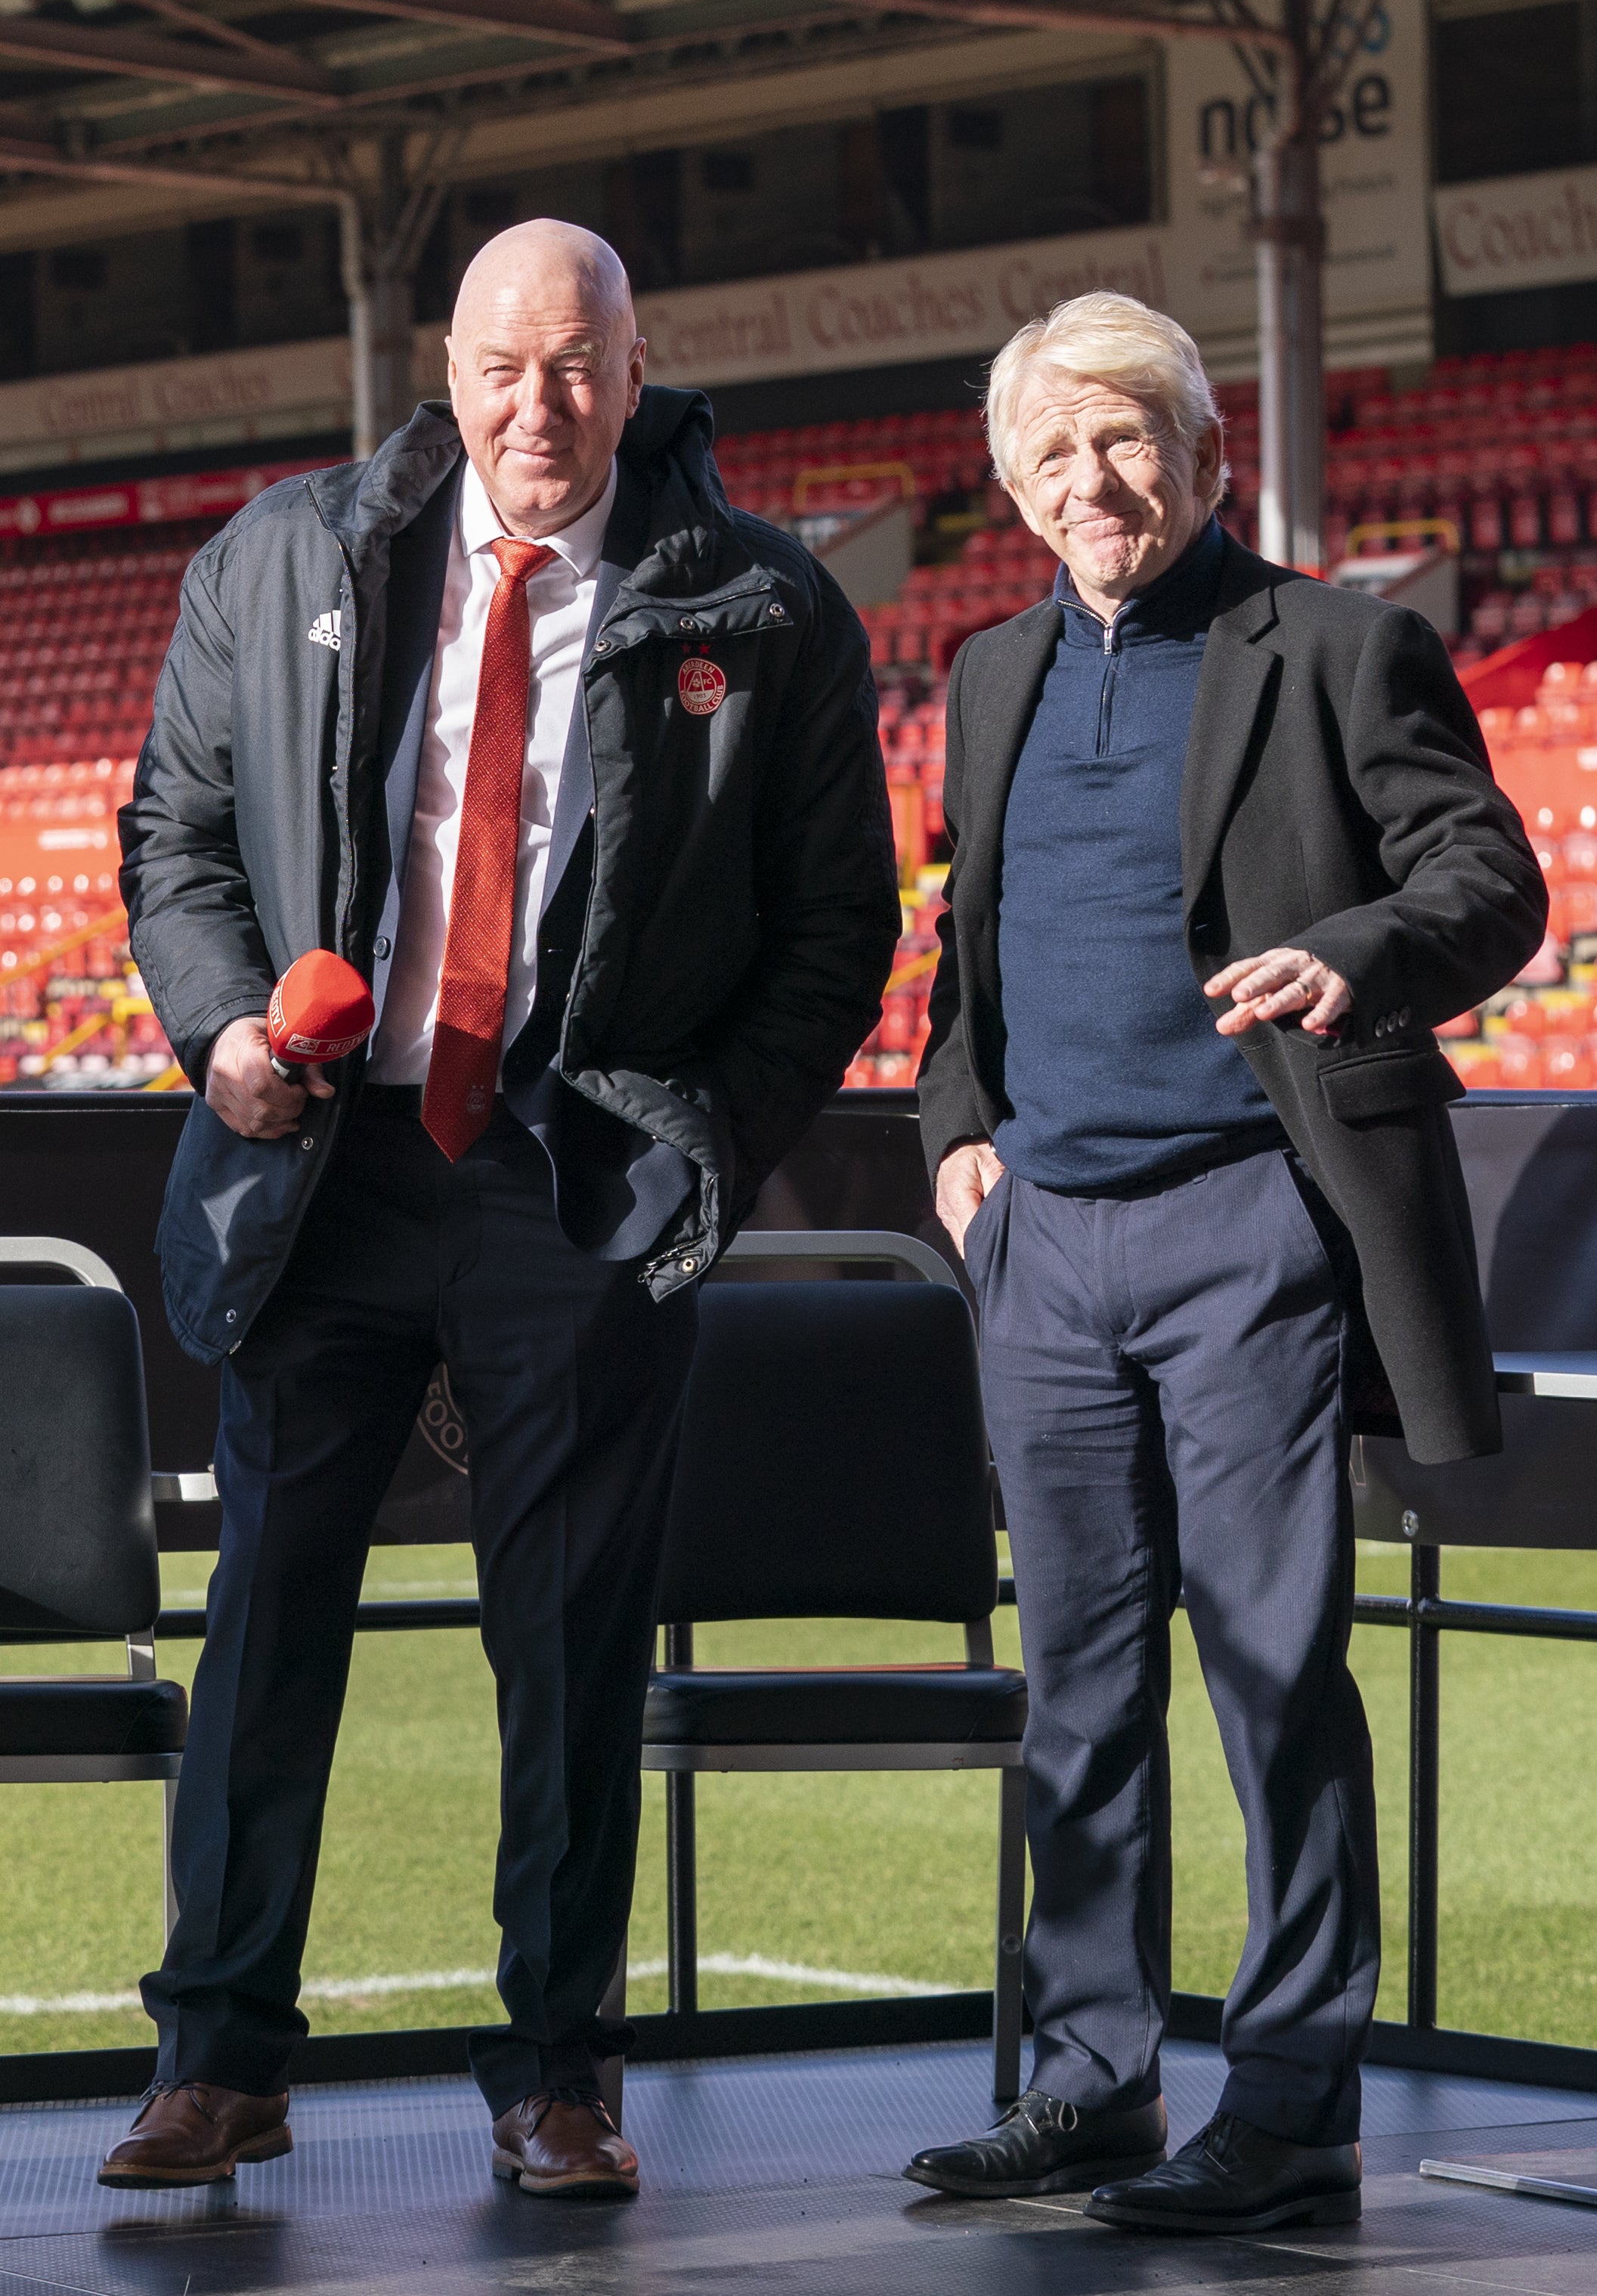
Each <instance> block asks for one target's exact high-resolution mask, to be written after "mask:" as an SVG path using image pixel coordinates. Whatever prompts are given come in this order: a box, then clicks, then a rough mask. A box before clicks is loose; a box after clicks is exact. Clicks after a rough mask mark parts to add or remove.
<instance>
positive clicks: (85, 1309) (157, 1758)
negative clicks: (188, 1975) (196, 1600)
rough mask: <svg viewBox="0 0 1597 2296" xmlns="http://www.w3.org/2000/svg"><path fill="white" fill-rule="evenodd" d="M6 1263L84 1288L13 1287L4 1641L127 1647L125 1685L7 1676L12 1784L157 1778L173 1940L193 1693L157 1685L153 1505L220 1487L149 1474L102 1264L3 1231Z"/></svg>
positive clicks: (142, 1418) (3, 1466)
mask: <svg viewBox="0 0 1597 2296" xmlns="http://www.w3.org/2000/svg"><path fill="white" fill-rule="evenodd" d="M0 1262H4V1263H7V1264H9V1265H10V1266H12V1267H28V1268H35V1267H37V1268H45V1267H53V1268H59V1269H62V1270H64V1271H65V1272H67V1273H68V1274H70V1275H72V1276H74V1277H76V1279H77V1281H76V1282H75V1283H71V1284H39V1283H9V1282H8V1283H0V1634H4V1636H6V1637H7V1638H13V1637H14V1638H20V1639H26V1640H34V1639H37V1640H39V1641H52V1642H72V1641H75V1640H77V1639H78V1638H80V1637H85V1636H87V1637H93V1638H95V1639H109V1638H111V1637H113V1636H123V1637H124V1638H125V1639H126V1642H127V1673H126V1675H31V1676H30V1675H0V1784H12V1785H16V1784H77V1783H79V1782H81V1781H85V1780H87V1781H91V1782H110V1781H115V1780H121V1779H151V1778H159V1779H160V1781H161V1783H162V1784H163V1786H164V1787H165V1789H166V1824H165V1827H164V1839H165V1842H166V1851H165V1854H164V1855H163V1867H164V1878H165V1885H166V1886H165V1905H166V1921H167V1928H168V1931H170V1929H171V1925H172V1923H173V1920H174V1919H175V1917H176V1909H175V1907H174V1903H173V1898H172V1882H171V1861H170V1855H169V1850H170V1837H171V1817H172V1803H173V1799H174V1796H175V1794H176V1783H177V1773H178V1770H179V1768H180V1767H181V1766H182V1761H183V1749H184V1739H185V1737H186V1735H187V1731H188V1694H187V1693H186V1692H185V1690H184V1687H183V1685H182V1684H181V1683H177V1682H162V1681H160V1679H159V1678H158V1677H157V1675H156V1669H155V1620H156V1617H157V1615H158V1613H159V1611H160V1564H159V1560H158V1557H157V1553H156V1542H155V1510H154V1505H153V1501H154V1498H155V1497H158V1496H159V1497H161V1498H197V1497H207V1496H209V1495H210V1493H209V1485H210V1479H209V1476H187V1475H184V1476H176V1475H161V1476H154V1477H152V1474H151V1472H150V1433H149V1423H148V1420H147V1417H146V1415H145V1407H144V1366H143V1353H142V1351H141V1349H140V1346H139V1327H138V1318H137V1316H135V1313H134V1311H133V1308H132V1305H131V1303H130V1302H129V1301H128V1300H127V1299H126V1298H125V1297H124V1296H123V1293H122V1290H121V1287H120V1285H119V1283H118V1282H117V1279H116V1277H115V1275H113V1274H112V1273H111V1269H110V1268H109V1267H107V1266H106V1264H105V1262H104V1261H103V1260H102V1259H99V1258H97V1257H96V1255H95V1254H94V1253H93V1252H91V1251H86V1250H85V1249H84V1247H83V1246H82V1245H81V1244H74V1243H70V1242H65V1241H64V1240H62V1239H61V1238H59V1237H55V1236H7V1237H0ZM191 1485H192V1486H193V1488H187V1487H188V1486H191ZM201 1486H204V1487H205V1488H203V1489H202V1488H201Z"/></svg>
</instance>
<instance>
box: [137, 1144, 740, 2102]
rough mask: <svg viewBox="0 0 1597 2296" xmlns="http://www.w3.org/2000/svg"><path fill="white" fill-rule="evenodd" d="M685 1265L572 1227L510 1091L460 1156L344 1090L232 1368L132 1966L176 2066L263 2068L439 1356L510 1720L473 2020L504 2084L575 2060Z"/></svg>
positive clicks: (636, 1672) (617, 1911) (290, 2002)
mask: <svg viewBox="0 0 1597 2296" xmlns="http://www.w3.org/2000/svg"><path fill="white" fill-rule="evenodd" d="M696 1329H697V1300H696V1298H695V1295H694V1293H693V1292H692V1290H691V1289H690V1290H688V1291H684V1292H676V1293H674V1294H673V1295H672V1297H671V1298H670V1299H668V1300H666V1301H664V1302H662V1303H660V1304H658V1305H657V1304H656V1302H655V1301H654V1300H651V1297H650V1295H649V1293H648V1292H647V1291H645V1289H644V1288H643V1284H642V1283H640V1282H639V1281H638V1269H637V1264H636V1262H635V1261H633V1262H620V1263H617V1262H606V1261H602V1260H599V1259H592V1258H590V1257H588V1256H587V1255H586V1254H585V1253H583V1252H580V1251H577V1250H576V1249H575V1248H574V1247H573V1246H572V1245H570V1244H569V1243H568V1242H566V1240H565V1238H564V1236H563V1235H562V1234H561V1230H560V1227H559V1226H558V1224H557V1222H556V1219H555V1217H554V1203H553V1185H552V1175H551V1171H550V1166H549V1160H548V1157H547V1155H546V1154H545V1151H544V1149H543V1148H542V1147H541V1146H540V1145H539V1144H538V1143H537V1142H536V1140H535V1139H533V1138H532V1137H531V1136H529V1135H528V1133H527V1132H526V1131H524V1130H523V1129H522V1128H521V1127H520V1125H519V1124H517V1123H516V1122H515V1120H514V1119H513V1118H511V1117H509V1116H508V1115H506V1114H505V1113H504V1111H503V1109H502V1108H501V1109H500V1111H498V1112H497V1113H496V1114H495V1118H494V1120H493V1122H492V1123H491V1125H490V1127H489V1128H488V1130H487V1133H485V1134H484V1135H483V1136H482V1137H481V1138H480V1139H479V1141H478V1142H477V1143H476V1144H475V1145H474V1146H473V1147H472V1148H471V1149H470V1150H469V1151H468V1152H467V1153H466V1154H465V1155H464V1156H463V1158H462V1159H461V1160H460V1161H459V1162H458V1163H457V1164H455V1165H454V1166H451V1165H450V1164H449V1163H448V1162H447V1161H446V1159H445V1158H444V1157H443V1156H442V1155H441V1154H440V1153H439V1152H438V1149H437V1148H436V1147H435V1146H434V1144H433V1143H432V1141H431V1140H430V1138H429V1136H427V1134H426V1133H425V1132H424V1131H423V1130H422V1126H421V1123H420V1121H419V1120H418V1119H416V1118H414V1117H411V1116H406V1115H404V1114H399V1113H390V1112H387V1111H380V1110H378V1109H377V1108H375V1107H373V1104H372V1103H370V1102H368V1103H363V1104H362V1105H361V1106H360V1107H359V1108H357V1110H356V1113H355V1116H354V1118H353V1119H352V1122H351V1125H350V1128H349V1132H348V1136H347V1138H346V1140H345V1143H344V1144H343V1145H342V1147H341V1149H340V1152H339V1153H338V1155H337V1159H336V1160H335V1162H334V1164H333V1166H332V1169H330V1170H329V1172H328V1173H327V1175H326V1177H325V1179H324V1180H323V1185H322V1187H321V1189H320V1190H319V1192H318V1193H317V1194H316V1196H315V1199H314V1201H313V1202H312V1205H311V1209H310V1211H309V1213H308V1215H307V1218H306V1222H305V1226H304V1227H303V1229H302V1230H301V1233H300V1234H299V1238H298V1240H297V1242H296V1244H295V1247H294V1251H293V1253H292V1256H291V1260H290V1264H289V1266H288V1268H287V1270H286V1271H285V1274H284V1275H283V1281H282V1283H280V1285H279V1286H278V1289H277V1290H276V1292H274V1294H273V1297H272V1299H271V1300H270V1301H269V1302H268V1304H267V1306H266V1309H265V1310H264V1312H263V1313H262V1315H261V1316H260V1318H259V1320H258V1323H257V1324H256V1325H255V1328H254V1329H253V1330H252V1331H251V1332H250V1335H249V1337H248V1338H247V1339H246V1340H245V1341H244V1342H243V1344H242V1346H241V1347H240V1348H239V1349H238V1350H237V1352H236V1353H235V1354H234V1355H233V1357H231V1358H230V1359H229V1361H228V1363H227V1365H226V1366H225V1373H224V1377H223V1389H222V1417H221V1429H220V1434H219V1438H218V1443H217V1484H218V1486H219V1488H220V1491H221V1497H222V1504H223V1529H222V1539H221V1553H220V1556H219V1558H218V1561H217V1569H216V1571H215V1574H214V1576H213V1578H212V1579H211V1584H210V1593H209V1601H208V1603H207V1609H206V1639H205V1648H204V1652H203V1654H202V1656H201V1661H200V1668H199V1672H198V1674H197V1676H196V1677H195V1683H194V1698H193V1713H192V1723H191V1728H190V1735H189V1743H188V1751H187V1752H186V1754H185V1755H184V1764H183V1775H182V1779H181V1782H180V1784H179V1787H178V1793H177V1808H176V1824H175V1830H174V1838H173V1870H174V1876H175V1880H176V1890H177V1898H178V1904H179V1907H180V1913H179V1917H178V1921H177V1925H176V1929H175V1931H173V1934H172V1938H171V1939H170V1942H169V1944H168V1949H167V1955H166V1958H165V1961H164V1963H163V1964H162V1966H161V1968H160V1970H159V1971H158V1972H155V1973H154V1974H153V1975H152V1976H150V1977H147V1978H146V1979H145V1980H144V1984H143V1997H144V2003H145V2006H146V2007H147V2008H148V2010H149V2012H150V2013H151V2015H152V2017H153V2018H154V2020H155V2022H156V2025H157V2027H158V2029H159V2032H160V2054H159V2066H158V2071H159V2076H160V2078H161V2079H167V2080H208V2081H215V2082H217V2083H219V2084H221V2085H222V2086H223V2087H228V2088H233V2089H241V2090H243V2091H245V2092H247V2093H249V2094H251V2095H273V2094H274V2093H276V2092H277V2091H279V2090H281V2089H282V2088H283V2086H284V2075H285V2068H286V2065H287V2061H288V2054H289V2051H290V2048H291V2046H292V2044H293V2042H294V2041H295V2040H296V2039H297V2038H299V2036H300V2035H301V2034H303V2033H304V2032H305V2030H307V2029H306V2022H305V2020H304V2018H303V2017H302V2016H301V2014H300V2013H299V2010H298V2008H297V2007H296V2005H295V2003H296V1997H297V1994H298V1990H299V1976H300V1957H301V1953H302V1950H303V1948H304V1943H305V1936H306V1929H307V1923H308V1920H309V1915H310V1902H311V1890H312V1887H313V1884H314V1882H315V1867H316V1856H317V1850H318V1848H319V1844H320V1838H321V1828H322V1813H323V1803H324V1800H325V1798H326V1792H327V1781H328V1773H329V1770H330V1768H331V1766H332V1753H333V1743H334V1739H335V1737H336V1734H337V1731H338V1725H339V1717H340V1710H341V1708H342V1704H343V1699H344V1691H345V1685H346V1682H347V1679H348V1669H349V1654H350V1645H351V1641H352V1638H353V1634H354V1620H355V1610H356V1603H357V1601H358V1599H359V1595H360V1587H361V1578H362V1573H363V1570H364V1564H365V1560H366V1552H367V1546H368V1544H369V1540H370V1536H371V1529H372V1523H373V1517H374V1515H375V1513H376V1510H377V1507H378V1505H379V1503H380V1501H381V1497H382V1495H383V1492H384V1490H385V1489H386V1488H387V1486H388V1483H389V1479H390V1477H391V1476H392V1474H393V1472H394V1469H395V1467H396V1465H397V1462H398V1459H399V1456H400V1454H401V1452H402V1451H403V1450H404V1448H405V1443H406V1441H407V1439H408V1438H409V1435H410V1431H411V1428H412V1425H413V1424H414V1420H415V1416H416V1412H417V1410H418V1408H419V1406H420V1405H421V1402H422V1396H423V1394H424V1392H425V1390H426V1387H427V1383H428V1381H429V1378H430V1374H431V1373H432V1371H433V1368H434V1367H435V1365H437V1364H438V1362H439V1360H440V1359H441V1360H442V1361H443V1363H444V1364H445V1365H446V1367H447V1370H448V1374H449V1379H450V1384H451V1387H452V1389H453V1391H454V1395H455V1401H456V1403H457V1404H458V1405H459V1406H460V1409H461V1412H462V1415H463V1418H464V1421H465V1424H466V1430H467V1438H468V1442H469V1446H470V1451H471V1521H472V1537H473V1541H474V1544H475V1546H476V1552H477V1567H478V1577H479V1584H480V1587H481V1595H482V1636H483V1642H484V1645H485V1647H486V1649H487V1655H488V1658H489V1661H490V1662H491V1664H492V1667H493V1670H494V1675H495V1682H496V1685H497V1693H498V1710H499V1727H500V1734H501V1739H502V1743H503V1748H504V1768H503V1786H502V1794H501V1809H500V1822H501V1834H500V1843H499V1856H498V1866H497V1871H496V1876H495V1892H494V1911H495V1917H496V1919H497V1921H498V1923H499V1925H500V1929H501V1931H502V1938H503V1943H502V1949H501V1954H500V1960H499V1991H500V1994H501V1997H502V1998H503V2000H504V2007H505V2011H506V2014H507V2018H508V2023H507V2024H506V2025H504V2026H502V2027H496V2028H494V2029H491V2030H487V2031H485V2032H480V2033H478V2034H476V2035H475V2036H474V2037H473V2040H472V2045H471V2060H472V2068H473V2071H475V2073H476V2075H477V2079H478V2082H479V2086H480V2087H481V2089H482V2092H483V2095H484V2096H485V2097H486V2098H487V2103H488V2104H489V2106H490V2108H491V2109H492V2110H493V2111H494V2112H495V2113H497V2112H502V2111H504V2109H505V2108H506V2107H507V2106H509V2105H511V2104H512V2103H515V2102H517V2101H518V2100H519V2099H520V2097H522V2096H524V2095H528V2093H529V2092H531V2091H533V2090H535V2089H537V2088H539V2087H544V2086H546V2085H548V2084H549V2083H550V2082H553V2081H557V2080H565V2081H574V2082H591V2078H592V2072H593V2062H594V2056H595V2055H603V2054H610V2053H613V2050H614V2048H615V2046H616V2045H617V2044H618V2041H619V2040H620V2039H621V2038H623V2036H622V2035H621V2034H620V2033H618V2032H616V2031H613V2030H608V2029H606V2028H605V2027H603V2026H602V2024H601V2022H600V2021H599V2019H598V2015H597V2010H598V2005H599V2002H600V1999H601V1997H602V1993H603V1991H604V1988H605V1986H606V1984H607V1982H608V1980H609V1979H610V1973H611V1971H612V1969H613V1967H614V1964H615V1962H616V1959H617V1956H618V1953H619V1952H620V1950H621V1948H622V1945H623V1942H624V1939H625V1935H626V1929H627V1915H628V1910H629V1907H630V1903H631V1896H632V1882H633V1868H634V1861H635V1852H636V1841H637V1819H638V1807H639V1779H638V1747H639V1740H640V1735H641V1730H642V1722H643V1696H644V1691H645V1687H646V1685H647V1680H648V1671H649V1663H650V1658H651V1651H652V1647H653V1640H654V1611H655V1592H656V1587H657V1583H658V1579H659V1558H660V1546H661V1539H662V1536H663V1531H664V1523H665V1511H666V1506H667V1499H668V1497H669V1488H670V1480H671V1473H672V1469H673V1466H674V1464H675V1458H676V1435H677V1429H678V1424H679V1420H680V1415H681V1402H682V1396H683V1392H684V1386H685V1382H686V1379H687V1373H688V1366H689V1362H690V1359H691V1357H692V1347H693V1341H694V1337H695V1333H696Z"/></svg>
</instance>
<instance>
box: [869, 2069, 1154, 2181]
mask: <svg viewBox="0 0 1597 2296" xmlns="http://www.w3.org/2000/svg"><path fill="white" fill-rule="evenodd" d="M1164 2157H1165V2101H1164V2099H1163V2097H1155V2099H1154V2101H1153V2103H1151V2104H1142V2105H1138V2106H1137V2107H1136V2108H1135V2110H1134V2111H1133V2112H1077V2108H1076V2107H1075V2105H1073V2104H1064V2103H1061V2101H1060V2099H1059V2098H1058V2097H1056V2096H1044V2094H1043V2092H1042V2090H1041V2089H1040V2088H1028V2090H1027V2092H1026V2094H1025V2095H1024V2096H1023V2097H1021V2098H1020V2100H1019V2102H1018V2103H1014V2104H1011V2107H1010V2109H1009V2111H1008V2112H1006V2113H1005V2114H1004V2115H1003V2119H1002V2120H998V2121H995V2123H994V2125H993V2127H992V2128H989V2129H988V2131H987V2135H986V2136H972V2137H970V2138H969V2139H967V2141H966V2142H965V2143H964V2144H938V2145H935V2146H934V2147H933V2148H932V2150H931V2151H930V2152H929V2153H916V2155H915V2157H914V2159H913V2161H911V2162H910V2164H909V2166H908V2168H907V2169H905V2172H904V2173H905V2176H906V2177H908V2178H909V2180H910V2182H911V2184H912V2185H930V2186H931V2189H932V2191H933V2192H934V2193H957V2194H960V2196H961V2197H962V2199H965V2200H970V2201H1012V2200H1024V2199H1026V2198H1027V2197H1028V2195H1029V2194H1033V2193H1085V2191H1086V2190H1087V2188H1088V2187H1089V2185H1095V2184H1096V2183H1097V2182H1098V2180H1099V2178H1100V2177H1134V2176H1136V2175H1138V2174H1139V2172H1140V2171H1141V2170H1142V2169H1151V2168H1152V2167H1153V2166H1154V2165H1155V2163H1156V2162H1157V2161H1162V2160H1163V2159H1164Z"/></svg>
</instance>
